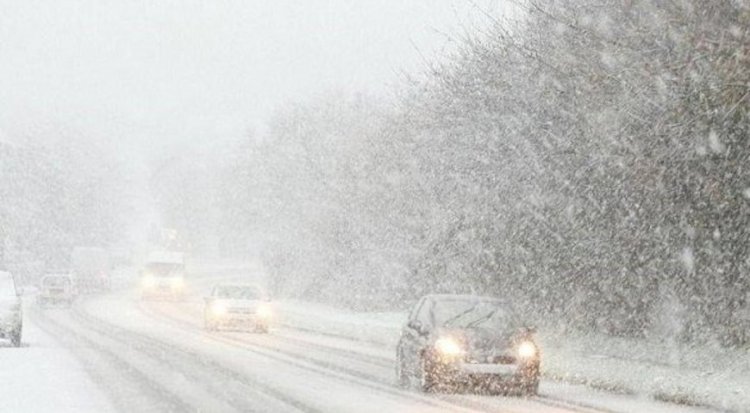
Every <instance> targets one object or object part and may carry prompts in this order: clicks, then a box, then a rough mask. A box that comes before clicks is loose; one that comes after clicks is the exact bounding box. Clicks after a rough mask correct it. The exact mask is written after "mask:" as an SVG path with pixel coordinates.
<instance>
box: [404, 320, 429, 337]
mask: <svg viewBox="0 0 750 413" xmlns="http://www.w3.org/2000/svg"><path fill="white" fill-rule="evenodd" d="M407 326H408V327H409V328H411V329H412V330H414V331H416V332H417V333H419V334H420V335H425V334H427V328H425V326H424V324H422V322H421V321H419V320H411V321H409V323H408V324H407Z"/></svg>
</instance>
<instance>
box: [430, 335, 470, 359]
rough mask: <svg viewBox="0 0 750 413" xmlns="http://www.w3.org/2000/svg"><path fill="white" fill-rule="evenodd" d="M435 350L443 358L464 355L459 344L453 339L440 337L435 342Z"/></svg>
mask: <svg viewBox="0 0 750 413" xmlns="http://www.w3.org/2000/svg"><path fill="white" fill-rule="evenodd" d="M435 349H436V350H437V351H438V352H439V353H440V354H441V355H443V356H449V357H455V356H460V355H462V354H464V348H463V346H461V343H459V342H458V340H456V339H455V338H453V337H441V338H439V339H437V341H435Z"/></svg>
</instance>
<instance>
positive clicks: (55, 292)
mask: <svg viewBox="0 0 750 413" xmlns="http://www.w3.org/2000/svg"><path fill="white" fill-rule="evenodd" d="M40 286H41V289H40V291H39V296H38V297H37V300H39V304H40V305H42V306H48V305H61V304H62V305H66V306H68V307H70V306H71V305H72V304H73V301H74V300H75V298H76V295H77V294H76V288H75V285H73V279H72V278H71V277H70V276H69V275H67V274H47V275H45V276H44V277H42V280H41V282H40Z"/></svg>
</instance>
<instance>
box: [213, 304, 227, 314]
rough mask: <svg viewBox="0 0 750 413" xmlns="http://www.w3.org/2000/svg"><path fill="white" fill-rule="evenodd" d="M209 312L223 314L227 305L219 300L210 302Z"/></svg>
mask: <svg viewBox="0 0 750 413" xmlns="http://www.w3.org/2000/svg"><path fill="white" fill-rule="evenodd" d="M211 313H212V314H213V315H215V316H223V315H224V314H226V313H227V305H226V304H224V303H222V302H221V301H217V302H215V303H213V304H211Z"/></svg>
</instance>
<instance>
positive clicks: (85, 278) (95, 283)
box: [70, 247, 112, 293]
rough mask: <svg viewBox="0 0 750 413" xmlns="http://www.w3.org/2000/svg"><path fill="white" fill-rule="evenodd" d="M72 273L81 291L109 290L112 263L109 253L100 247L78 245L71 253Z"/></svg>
mask: <svg viewBox="0 0 750 413" xmlns="http://www.w3.org/2000/svg"><path fill="white" fill-rule="evenodd" d="M70 261H71V267H72V271H71V275H72V277H73V280H74V282H75V285H76V287H77V289H78V291H79V292H81V293H97V292H105V291H109V290H110V288H111V278H110V275H111V274H110V273H111V271H112V264H111V262H110V257H109V253H108V252H107V250H106V249H104V248H100V247H77V248H75V249H74V250H73V253H72V254H71V260H70Z"/></svg>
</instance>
